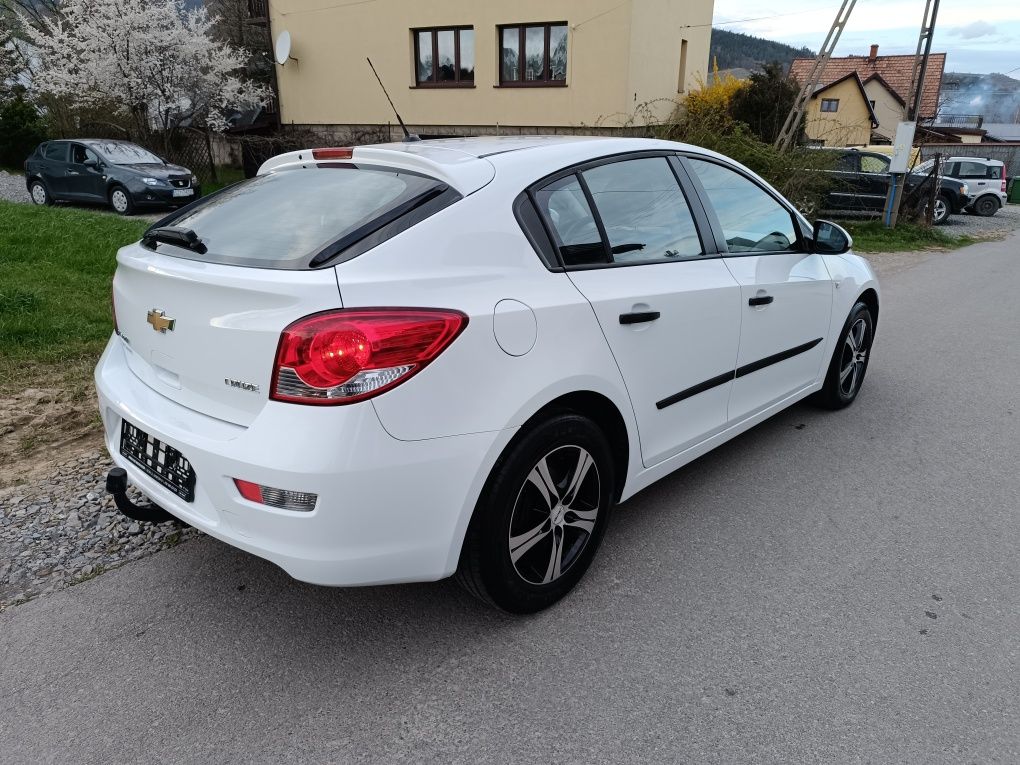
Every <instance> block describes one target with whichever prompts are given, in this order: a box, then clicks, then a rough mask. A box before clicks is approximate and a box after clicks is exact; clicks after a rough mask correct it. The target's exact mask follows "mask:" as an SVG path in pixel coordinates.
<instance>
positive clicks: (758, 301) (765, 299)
mask: <svg viewBox="0 0 1020 765" xmlns="http://www.w3.org/2000/svg"><path fill="white" fill-rule="evenodd" d="M773 300H775V298H774V297H772V296H771V295H758V296H757V297H753V298H751V299H749V300H748V301H747V304H748V305H750V306H755V305H768V304H769V303H771V302H772V301H773Z"/></svg>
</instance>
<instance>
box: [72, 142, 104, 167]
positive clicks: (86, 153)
mask: <svg viewBox="0 0 1020 765" xmlns="http://www.w3.org/2000/svg"><path fill="white" fill-rule="evenodd" d="M88 160H91V161H93V162H98V161H99V157H97V156H96V153H95V152H94V151H92V149H88V148H86V147H84V146H82V145H81V144H80V143H75V144H71V162H73V163H75V164H77V165H84V164H85V162H86V161H88Z"/></svg>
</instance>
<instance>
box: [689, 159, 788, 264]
mask: <svg viewBox="0 0 1020 765" xmlns="http://www.w3.org/2000/svg"><path fill="white" fill-rule="evenodd" d="M690 164H691V167H693V168H694V171H695V173H696V174H697V177H698V178H699V179H700V180H701V185H702V186H704V187H705V191H706V192H707V193H708V198H709V200H710V201H711V203H712V207H713V208H715V212H716V215H718V216H719V223H720V225H721V226H722V229H723V234H724V235H725V237H726V243H727V244H728V245H729V250H730V252H782V251H785V250H791V249H795V248H796V245H797V233H796V229H795V228H794V225H793V216H792V215H791V214H790V211H789V210H787V209H786V208H785V207H783V205H781V204H780V203H779V202H777V201H776V199H775V198H774V197H773V196H772V195H771V194H769V193H768V192H767V191H765V189H763V188H761V187H760V186H758V184H756V183H754V182H752V181H750V180H749V179H747V178H745V177H744V176H743V175H741V174H740V173H737V172H735V171H733V170H730V169H729V168H726V167H723V166H722V165H717V164H715V163H714V162H706V161H704V160H700V159H692V160H690Z"/></svg>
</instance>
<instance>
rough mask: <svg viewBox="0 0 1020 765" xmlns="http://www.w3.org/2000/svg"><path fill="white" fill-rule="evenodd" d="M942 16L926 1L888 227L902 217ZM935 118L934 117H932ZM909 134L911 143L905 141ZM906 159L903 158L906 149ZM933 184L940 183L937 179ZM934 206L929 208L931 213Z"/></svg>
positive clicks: (933, 0) (934, 2)
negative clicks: (927, 78)
mask: <svg viewBox="0 0 1020 765" xmlns="http://www.w3.org/2000/svg"><path fill="white" fill-rule="evenodd" d="M938 17H939V0H926V3H925V7H924V19H923V20H922V21H921V34H920V35H919V36H918V38H917V51H916V53H915V54H914V70H913V72H912V74H911V77H910V94H909V96H908V97H907V119H906V120H905V121H904V122H901V123H900V126H899V129H898V130H897V131H896V147H897V148H896V152H895V153H894V155H893V161H892V164H891V165H890V167H889V170H890V177H891V182H890V184H889V193H888V195H887V196H886V214H885V221H886V227H888V228H896V223H897V222H898V221H899V217H900V202H901V200H902V198H903V187H904V186H905V185H906V178H907V165H908V163H909V160H910V153H911V151H912V150H913V147H914V136H915V133H916V130H917V121H918V119H919V118H920V116H921V100H922V98H923V97H924V80H925V77H926V76H927V74H928V58H929V56H931V44H932V39H933V38H934V37H935V22H936V21H937V20H938ZM932 116H934V115H932ZM908 135H909V141H908V140H906V139H907V137H908ZM904 145H905V146H906V149H905V152H906V154H905V156H901V151H903V148H902V147H903V146H904ZM933 183H936V184H937V183H938V177H937V176H936V177H935V178H934V180H933ZM930 213H931V206H930V205H929V214H930Z"/></svg>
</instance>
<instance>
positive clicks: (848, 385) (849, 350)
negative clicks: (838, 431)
mask: <svg viewBox="0 0 1020 765" xmlns="http://www.w3.org/2000/svg"><path fill="white" fill-rule="evenodd" d="M862 322H863V332H860V333H858V330H859V329H860V328H861V326H862V324H861V323H862ZM851 332H853V338H854V341H853V342H851V340H850V338H851ZM874 340H875V322H874V318H873V317H872V315H871V309H870V308H868V306H867V305H866V304H864V303H857V304H856V305H855V306H854V307H853V310H852V311H850V315H849V316H848V317H847V320H846V323H845V324H843V331H842V332H840V333H839V341H838V342H837V343H836V348H835V350H834V351H833V352H832V360H831V361H830V362H829V370H828V372H827V373H826V375H825V383H824V385H823V386H822V389H821V390H820V391H818V393H817V394H815V403H817V404H818V405H819V406H822V407H824V408H825V409H842V408H844V407H847V406H850V404H852V403H853V402H854V401H855V400H856V399H857V394H858V393H860V391H861V386H862V385H863V384H864V376H865V375H866V374H867V372H868V362H869V361H870V360H871V346H872V343H874ZM858 344H859V347H858ZM851 363H852V364H853V366H854V367H855V369H853V370H851V371H850V372H849V374H847V370H848V368H849V366H850V364H851ZM851 377H852V379H851Z"/></svg>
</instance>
